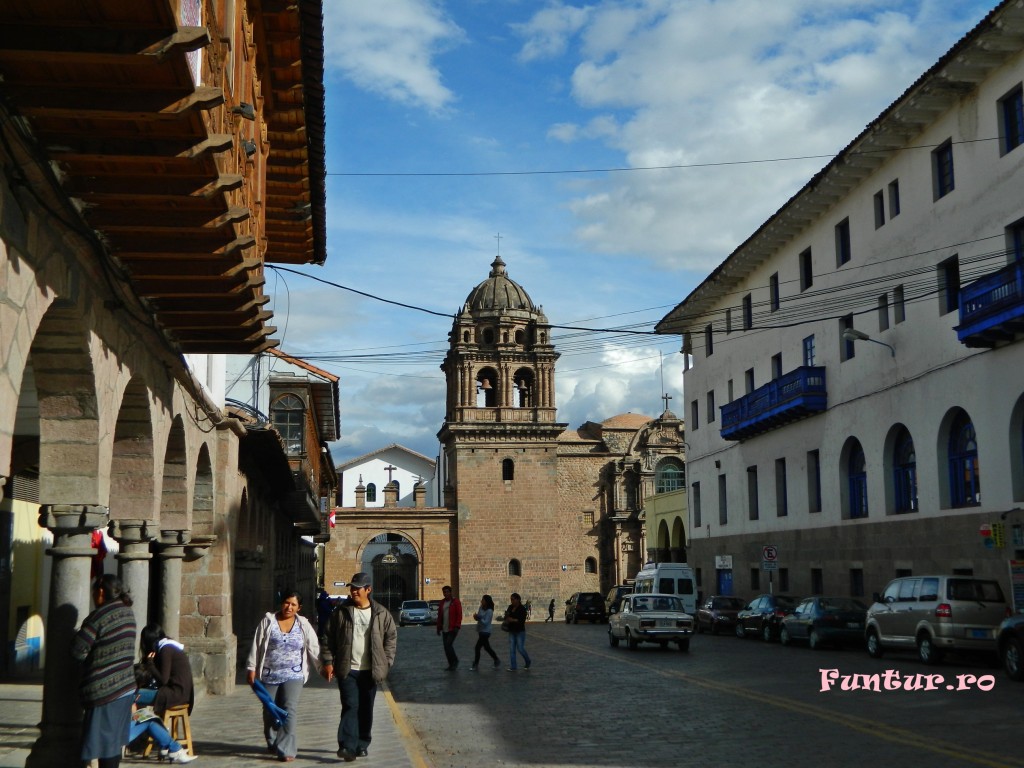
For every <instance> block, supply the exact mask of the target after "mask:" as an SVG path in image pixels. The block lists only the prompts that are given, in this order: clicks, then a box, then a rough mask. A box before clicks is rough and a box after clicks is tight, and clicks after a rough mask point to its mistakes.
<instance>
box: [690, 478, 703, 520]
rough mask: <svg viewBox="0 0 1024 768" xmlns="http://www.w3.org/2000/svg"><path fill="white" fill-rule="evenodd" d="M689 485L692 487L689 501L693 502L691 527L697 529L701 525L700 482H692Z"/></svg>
mask: <svg viewBox="0 0 1024 768" xmlns="http://www.w3.org/2000/svg"><path fill="white" fill-rule="evenodd" d="M690 487H691V488H692V489H693V492H692V493H691V494H690V500H691V501H690V503H691V504H693V527H694V528H696V529H699V528H700V527H701V519H700V483H694V484H693V485H691V486H690Z"/></svg>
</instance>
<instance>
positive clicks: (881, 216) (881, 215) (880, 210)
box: [874, 190, 885, 229]
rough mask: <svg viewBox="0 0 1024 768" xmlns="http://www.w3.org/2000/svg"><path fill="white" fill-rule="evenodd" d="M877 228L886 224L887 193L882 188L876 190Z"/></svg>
mask: <svg viewBox="0 0 1024 768" xmlns="http://www.w3.org/2000/svg"><path fill="white" fill-rule="evenodd" d="M874 203H875V229H878V228H879V227H881V226H883V225H884V224H885V194H884V193H883V192H882V190H878V191H877V192H875V199H874Z"/></svg>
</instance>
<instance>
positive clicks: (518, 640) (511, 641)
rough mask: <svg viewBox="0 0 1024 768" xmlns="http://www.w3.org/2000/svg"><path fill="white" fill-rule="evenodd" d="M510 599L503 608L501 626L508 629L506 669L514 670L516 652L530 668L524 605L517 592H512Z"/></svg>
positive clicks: (524, 664)
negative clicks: (503, 615)
mask: <svg viewBox="0 0 1024 768" xmlns="http://www.w3.org/2000/svg"><path fill="white" fill-rule="evenodd" d="M510 600H511V601H512V602H511V603H510V604H509V606H508V608H506V609H505V621H504V622H502V626H503V627H505V628H507V630H508V655H509V665H508V671H509V672H515V671H516V652H518V653H519V654H520V655H522V657H523V662H524V663H523V666H524V667H525V668H526V669H529V668H530V654H528V653H527V652H526V606H525V605H523V598H522V597H520V596H519V593H518V592H513V593H512V596H511V598H510Z"/></svg>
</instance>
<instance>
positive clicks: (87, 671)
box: [71, 573, 135, 768]
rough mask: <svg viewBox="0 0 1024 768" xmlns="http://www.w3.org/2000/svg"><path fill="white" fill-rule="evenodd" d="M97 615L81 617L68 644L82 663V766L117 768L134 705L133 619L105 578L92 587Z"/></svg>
mask: <svg viewBox="0 0 1024 768" xmlns="http://www.w3.org/2000/svg"><path fill="white" fill-rule="evenodd" d="M92 596H93V602H95V604H96V610H94V611H93V612H92V613H90V614H89V615H88V616H86V617H85V621H84V622H82V628H81V629H79V630H78V634H77V635H75V639H74V641H73V642H72V644H71V655H72V656H73V657H74V658H76V659H78V660H79V661H80V662H82V683H81V697H82V706H84V707H85V720H84V722H83V723H82V753H81V759H82V765H83V766H85V765H88V764H89V762H90V761H91V760H94V759H98V760H99V768H117V766H119V765H120V764H121V748H122V747H124V746H125V745H126V744H127V743H128V727H129V724H130V723H131V717H132V702H133V701H134V700H135V671H134V664H133V662H134V658H135V614H134V613H133V612H132V609H131V604H132V599H131V597H130V596H129V595H128V593H127V592H126V591H125V589H124V586H123V585H122V584H121V580H120V579H119V578H118V577H117V576H114V575H113V574H109V573H108V574H105V575H103V576H101V577H100V578H98V579H97V580H96V581H95V582H94V583H93V589H92Z"/></svg>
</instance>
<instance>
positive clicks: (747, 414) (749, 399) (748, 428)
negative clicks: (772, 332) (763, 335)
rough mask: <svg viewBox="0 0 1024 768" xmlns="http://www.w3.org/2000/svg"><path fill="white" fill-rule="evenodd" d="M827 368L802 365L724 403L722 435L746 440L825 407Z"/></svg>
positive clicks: (822, 409) (810, 414)
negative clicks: (726, 403) (742, 395)
mask: <svg viewBox="0 0 1024 768" xmlns="http://www.w3.org/2000/svg"><path fill="white" fill-rule="evenodd" d="M827 404H828V395H827V393H826V391H825V369H824V368H820V367H814V368H812V367H808V366H803V367H800V368H797V369H796V370H794V371H790V372H789V373H787V374H786V375H785V376H783V377H781V378H778V379H775V380H774V381H770V382H768V383H767V384H765V385H764V386H763V387H758V388H757V389H755V390H754V391H753V392H751V393H750V394H749V395H745V396H744V397H741V398H740V399H739V400H734V401H733V402H731V403H729V404H728V405H723V406H722V408H721V412H722V437H724V438H725V439H726V440H746V439H747V438H748V437H753V436H754V435H759V434H761V433H762V432H768V431H770V430H773V429H777V428H779V427H781V426H782V425H784V424H788V423H790V422H792V421H797V420H799V419H805V418H807V417H808V416H813V415H814V414H816V413H821V412H822V411H824V410H825V408H826V407H827Z"/></svg>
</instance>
